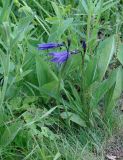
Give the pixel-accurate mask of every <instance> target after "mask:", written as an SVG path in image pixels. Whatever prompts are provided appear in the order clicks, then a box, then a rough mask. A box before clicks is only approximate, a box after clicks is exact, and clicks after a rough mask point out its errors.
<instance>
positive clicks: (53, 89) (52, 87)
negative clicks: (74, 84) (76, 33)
mask: <svg viewBox="0 0 123 160" xmlns="http://www.w3.org/2000/svg"><path fill="white" fill-rule="evenodd" d="M60 86H61V85H60ZM60 86H59V81H57V80H54V81H51V82H49V83H46V84H44V85H43V86H42V87H41V88H40V91H41V92H42V93H45V94H46V95H49V96H50V97H54V98H55V97H56V96H57V94H58V87H60ZM59 89H60V88H59Z"/></svg>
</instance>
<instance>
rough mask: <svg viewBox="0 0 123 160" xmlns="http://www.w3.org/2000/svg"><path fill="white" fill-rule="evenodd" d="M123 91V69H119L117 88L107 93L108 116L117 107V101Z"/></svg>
mask: <svg viewBox="0 0 123 160" xmlns="http://www.w3.org/2000/svg"><path fill="white" fill-rule="evenodd" d="M122 91H123V69H122V67H119V68H118V69H117V74H116V83H115V86H114V87H113V88H112V89H111V90H110V91H109V92H108V93H107V96H108V97H107V99H106V106H105V109H106V115H107V116H108V115H110V114H111V113H112V109H113V108H114V107H115V106H116V102H117V99H118V98H119V97H120V95H121V93H122Z"/></svg>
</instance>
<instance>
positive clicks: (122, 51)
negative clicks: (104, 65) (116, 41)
mask: <svg viewBox="0 0 123 160" xmlns="http://www.w3.org/2000/svg"><path fill="white" fill-rule="evenodd" d="M117 58H118V60H119V61H120V63H121V64H122V65H123V44H120V45H119V48H118V53H117Z"/></svg>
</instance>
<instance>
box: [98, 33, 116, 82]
mask: <svg viewBox="0 0 123 160" xmlns="http://www.w3.org/2000/svg"><path fill="white" fill-rule="evenodd" d="M114 51H115V37H114V36H112V37H109V38H107V39H106V40H104V41H103V42H101V43H100V45H99V47H98V50H97V56H98V55H99V60H98V66H97V67H98V68H97V73H96V74H98V79H99V80H100V81H101V80H102V79H103V77H104V75H105V72H106V70H107V68H108V65H109V63H110V61H111V59H112V56H113V54H114Z"/></svg>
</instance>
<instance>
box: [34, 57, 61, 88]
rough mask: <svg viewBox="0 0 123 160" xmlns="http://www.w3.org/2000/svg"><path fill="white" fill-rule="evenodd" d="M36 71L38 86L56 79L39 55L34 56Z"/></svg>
mask: <svg viewBox="0 0 123 160" xmlns="http://www.w3.org/2000/svg"><path fill="white" fill-rule="evenodd" d="M36 72H37V77H38V83H39V87H40V88H41V87H42V86H43V85H45V84H47V83H50V82H51V81H54V80H55V81H57V80H58V79H57V77H56V75H55V73H54V72H53V71H52V70H51V69H50V67H49V66H48V64H47V63H46V62H45V61H43V60H42V58H41V57H39V56H37V57H36Z"/></svg>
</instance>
